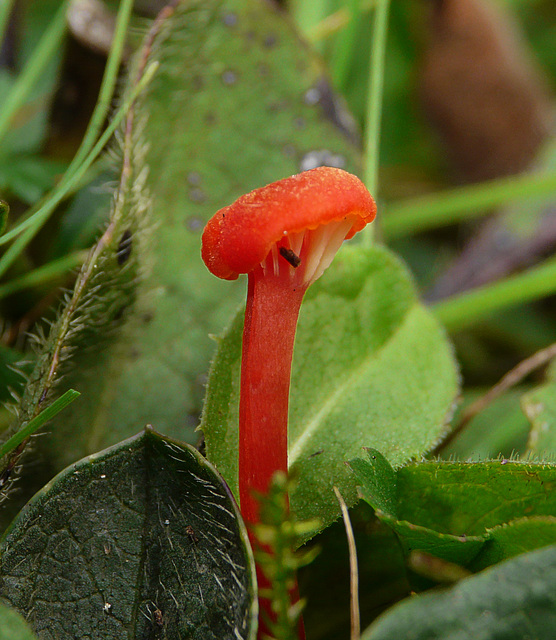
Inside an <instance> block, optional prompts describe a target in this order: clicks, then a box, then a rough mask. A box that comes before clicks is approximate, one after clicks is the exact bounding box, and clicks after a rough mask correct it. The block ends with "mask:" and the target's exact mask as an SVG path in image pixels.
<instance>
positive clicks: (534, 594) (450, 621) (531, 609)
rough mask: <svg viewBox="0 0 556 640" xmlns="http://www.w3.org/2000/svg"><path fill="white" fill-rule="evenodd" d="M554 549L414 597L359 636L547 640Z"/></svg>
mask: <svg viewBox="0 0 556 640" xmlns="http://www.w3.org/2000/svg"><path fill="white" fill-rule="evenodd" d="M554 629H556V547H555V546H551V547H548V548H546V549H541V550H538V551H534V552H531V553H527V554H524V555H522V556H519V557H518V558H515V559H512V560H508V561H506V562H503V563H501V564H499V565H497V566H495V567H492V568H490V569H487V570H486V571H484V572H483V573H480V574H479V575H477V576H473V577H471V578H467V579H465V580H462V581H461V582H459V583H458V584H457V585H455V586H454V587H452V588H451V589H446V590H443V591H434V592H430V593H427V594H424V595H419V596H413V597H412V598H409V599H407V600H405V601H403V602H401V603H400V604H398V605H397V606H395V607H393V608H392V609H390V610H389V611H388V612H387V613H386V614H384V615H383V616H382V617H380V618H379V619H378V620H377V621H376V622H375V623H374V624H373V625H371V626H370V627H369V628H368V629H367V630H366V631H365V632H364V633H363V634H362V636H361V640H394V638H396V639H397V638H404V640H429V639H430V638H435V640H464V639H466V640H467V639H468V638H473V640H494V639H495V638H496V640H523V639H524V638H534V639H535V640H552V639H553V638H554Z"/></svg>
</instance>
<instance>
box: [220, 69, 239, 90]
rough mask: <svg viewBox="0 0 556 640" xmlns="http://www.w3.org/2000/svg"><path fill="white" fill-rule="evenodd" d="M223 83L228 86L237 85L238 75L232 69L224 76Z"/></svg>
mask: <svg viewBox="0 0 556 640" xmlns="http://www.w3.org/2000/svg"><path fill="white" fill-rule="evenodd" d="M222 82H223V83H224V84H225V85H227V86H231V85H233V84H235V83H236V82H237V73H236V72H235V71H233V70H232V69H227V70H226V71H224V73H223V74H222Z"/></svg>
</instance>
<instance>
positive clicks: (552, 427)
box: [522, 363, 556, 456]
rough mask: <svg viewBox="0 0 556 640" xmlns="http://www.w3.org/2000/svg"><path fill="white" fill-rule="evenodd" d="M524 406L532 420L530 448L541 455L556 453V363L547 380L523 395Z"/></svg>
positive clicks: (526, 413)
mask: <svg viewBox="0 0 556 640" xmlns="http://www.w3.org/2000/svg"><path fill="white" fill-rule="evenodd" d="M522 406H523V410H524V412H525V415H526V416H527V417H528V418H529V420H530V421H531V433H530V435H529V442H528V443H527V444H528V448H529V450H530V451H531V452H532V453H536V454H538V455H540V456H551V455H553V454H554V453H556V363H553V364H552V365H551V367H550V368H549V372H548V377H547V381H546V382H545V383H544V384H543V385H540V386H539V387H537V388H536V389H534V390H533V391H530V392H529V393H526V394H525V395H524V396H523V399H522Z"/></svg>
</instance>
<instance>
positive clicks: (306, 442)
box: [202, 247, 458, 524]
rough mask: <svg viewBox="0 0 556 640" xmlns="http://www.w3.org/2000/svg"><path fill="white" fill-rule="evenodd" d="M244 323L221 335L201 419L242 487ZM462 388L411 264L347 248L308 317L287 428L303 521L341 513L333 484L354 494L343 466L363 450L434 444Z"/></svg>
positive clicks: (396, 451)
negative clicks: (239, 475)
mask: <svg viewBox="0 0 556 640" xmlns="http://www.w3.org/2000/svg"><path fill="white" fill-rule="evenodd" d="M241 325H242V323H241V318H236V320H235V322H234V323H233V325H232V326H231V328H230V330H229V332H228V333H227V335H226V336H225V337H224V339H223V340H222V341H221V343H220V346H219V350H218V353H217V356H216V358H215V361H214V364H213V369H212V372H211V375H210V379H209V387H208V395H207V403H206V410H205V413H204V415H203V422H202V427H203V430H204V432H205V435H206V443H207V454H208V456H209V458H210V459H211V460H212V461H213V462H215V464H216V465H217V466H218V468H219V469H220V471H221V472H222V473H223V475H224V477H225V478H226V479H227V481H228V482H229V483H230V486H231V487H232V489H233V490H234V491H235V487H236V485H237V444H235V443H237V438H238V391H239V385H238V383H239V366H240V358H241ZM457 386H458V376H457V371H456V366H455V363H454V360H453V355H452V351H451V348H450V345H449V343H448V342H447V340H446V338H445V336H444V333H443V331H442V330H441V328H440V327H439V325H438V324H437V322H436V321H435V320H434V318H433V317H432V315H431V314H430V313H428V312H427V310H426V309H425V308H424V307H423V306H422V305H420V304H419V302H418V300H417V297H416V294H415V291H414V289H413V286H412V283H411V280H410V279H409V277H408V274H407V272H406V271H405V269H404V268H403V266H402V265H401V264H400V263H399V262H398V261H397V260H396V259H395V258H394V256H393V255H392V254H391V253H389V252H388V251H387V250H386V249H384V248H380V247H375V248H372V249H363V248H361V247H353V248H352V247H344V248H343V249H342V251H341V252H340V253H339V254H338V256H337V257H336V259H335V261H334V263H333V265H332V267H331V268H330V269H329V270H328V271H327V273H326V274H325V275H324V276H323V277H322V278H321V279H320V280H319V281H318V282H317V283H315V285H313V287H311V288H310V289H309V291H308V294H307V297H306V300H305V302H304V303H303V305H302V308H301V315H300V319H299V326H298V332H297V338H296V345H295V352H294V363H293V371H292V385H291V400H290V426H289V460H290V465H293V467H294V468H295V469H296V470H297V472H298V478H299V482H298V484H297V487H296V490H295V492H294V493H293V496H292V501H291V504H292V508H293V509H295V511H296V515H297V517H299V518H300V519H309V518H312V517H317V518H319V519H320V520H321V521H322V522H323V523H325V524H329V523H330V522H332V521H333V520H334V519H335V518H336V517H338V515H339V506H338V503H337V501H336V499H335V496H334V493H333V490H332V487H333V485H336V486H337V487H338V488H339V489H340V492H341V493H342V495H343V496H344V498H345V499H346V501H347V502H348V503H349V504H353V503H354V502H355V500H356V491H355V483H354V481H353V476H352V474H351V472H350V470H349V469H348V467H347V466H346V465H345V462H346V461H347V460H349V459H350V458H353V457H356V456H360V455H361V447H363V446H370V445H373V446H374V447H376V448H377V449H380V450H381V451H382V452H383V453H384V455H385V456H386V458H388V460H389V461H390V462H391V463H392V464H393V465H395V466H397V465H400V464H403V463H404V462H406V461H407V460H409V459H411V458H413V457H415V456H418V455H420V454H422V453H423V452H425V451H427V450H428V449H430V448H431V447H432V446H433V444H434V442H435V441H436V440H437V439H438V438H439V437H440V436H441V434H442V433H443V432H444V430H445V424H446V420H447V418H448V416H449V414H450V412H451V407H452V404H453V400H454V397H455V395H456V393H457ZM234 445H235V446H234ZM255 455H256V454H255Z"/></svg>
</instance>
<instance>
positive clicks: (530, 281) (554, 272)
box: [433, 259, 556, 332]
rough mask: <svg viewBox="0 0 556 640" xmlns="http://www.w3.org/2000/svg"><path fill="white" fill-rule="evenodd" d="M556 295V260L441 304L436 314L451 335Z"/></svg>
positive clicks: (439, 303) (436, 307)
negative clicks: (507, 311)
mask: <svg viewBox="0 0 556 640" xmlns="http://www.w3.org/2000/svg"><path fill="white" fill-rule="evenodd" d="M554 293H556V259H550V260H547V261H546V262H544V263H543V264H541V265H539V266H537V267H534V268H532V269H529V270H528V271H525V272H524V273H520V274H518V275H515V276H511V277H509V278H505V279H504V280H499V281H498V282H495V283H493V284H489V285H485V286H484V287H478V288H477V289H473V290H471V291H467V292H465V293H462V294H460V295H457V296H454V297H452V298H448V299H447V300H443V301H442V302H438V303H436V304H435V305H434V306H433V310H434V312H435V314H436V316H437V317H438V318H439V319H440V321H441V322H442V323H443V324H444V325H445V327H446V328H447V329H448V330H449V331H453V332H455V331H460V330H462V329H465V328H467V327H469V326H472V325H473V324H476V323H477V322H480V321H481V320H483V319H484V318H486V317H487V316H489V315H491V314H493V313H496V312H498V311H502V310H504V309H507V308H510V307H514V306H517V305H519V304H524V303H527V302H532V301H533V300H539V299H541V298H544V297H546V296H549V295H553V294H554Z"/></svg>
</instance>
